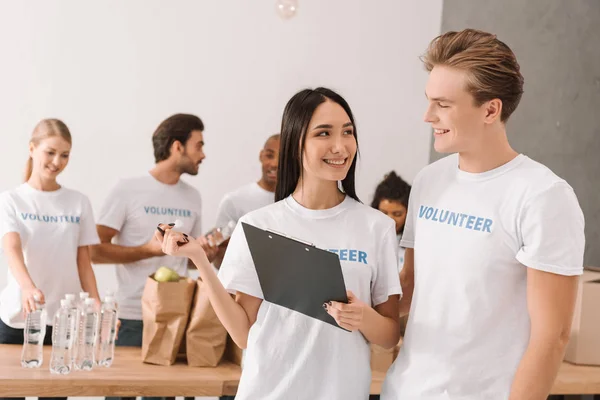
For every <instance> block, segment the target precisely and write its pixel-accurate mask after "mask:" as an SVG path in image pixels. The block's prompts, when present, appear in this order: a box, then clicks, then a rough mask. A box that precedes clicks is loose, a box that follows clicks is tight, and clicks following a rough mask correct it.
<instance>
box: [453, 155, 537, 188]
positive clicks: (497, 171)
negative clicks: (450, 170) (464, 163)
mask: <svg viewBox="0 0 600 400" xmlns="http://www.w3.org/2000/svg"><path fill="white" fill-rule="evenodd" d="M525 159H527V156H525V155H523V154H519V155H517V156H516V157H515V158H513V159H512V160H510V161H509V162H507V163H506V164H503V165H501V166H499V167H497V168H494V169H491V170H489V171H485V172H479V173H473V172H466V171H463V170H461V169H460V168H459V166H458V155H457V156H456V177H457V179H458V180H459V181H469V182H480V181H485V180H488V179H493V178H496V177H498V176H500V175H502V174H505V173H507V172H508V171H510V170H512V169H514V168H516V167H518V166H519V165H520V164H521V163H522V162H523V161H525Z"/></svg>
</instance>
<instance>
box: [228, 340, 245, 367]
mask: <svg viewBox="0 0 600 400" xmlns="http://www.w3.org/2000/svg"><path fill="white" fill-rule="evenodd" d="M243 357H244V351H243V350H242V349H241V348H239V347H238V345H237V344H235V342H234V341H233V339H232V338H231V336H229V335H227V347H226V348H225V357H224V358H225V359H226V360H227V361H230V362H232V363H234V364H235V365H239V366H242V359H243Z"/></svg>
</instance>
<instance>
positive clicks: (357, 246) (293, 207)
mask: <svg viewBox="0 0 600 400" xmlns="http://www.w3.org/2000/svg"><path fill="white" fill-rule="evenodd" d="M356 132H357V130H356V124H355V122H354V117H353V115H352V112H351V110H350V107H349V106H348V103H346V101H345V100H344V99H343V98H342V97H341V96H340V95H338V94H337V93H335V92H333V91H331V90H329V89H325V88H317V89H314V90H310V89H306V90H302V91H300V92H299V93H297V94H296V95H294V96H293V97H292V98H291V100H290V101H289V102H288V104H287V106H286V107H285V110H284V113H283V121H282V125H281V147H280V152H279V170H278V177H277V188H276V191H275V195H276V200H277V201H276V203H274V204H272V205H269V206H267V207H264V208H261V209H259V210H256V211H253V212H251V213H249V214H246V215H245V216H244V217H242V219H241V220H240V221H243V222H246V223H248V224H251V225H254V226H257V227H259V228H262V229H273V230H275V231H279V232H283V233H285V234H287V235H290V236H293V237H297V238H302V239H304V240H307V241H309V242H311V243H313V244H314V245H315V246H317V247H318V248H321V249H327V250H329V251H331V252H334V253H336V254H338V256H339V259H340V263H341V266H342V272H343V275H344V281H345V284H346V287H347V289H348V299H349V303H348V304H341V303H336V302H329V303H326V304H324V305H323V306H324V307H325V308H326V309H327V312H328V313H329V314H330V315H331V316H332V317H333V318H334V319H335V321H336V322H337V324H338V325H339V326H341V327H342V328H344V329H346V330H348V331H349V332H346V331H344V330H342V329H338V328H336V327H334V326H332V325H330V324H327V323H324V322H322V321H319V320H316V319H313V318H310V317H308V316H305V315H304V314H301V313H298V312H295V311H292V310H290V309H287V308H284V307H280V306H278V305H275V304H272V303H269V302H267V301H263V298H264V297H263V293H262V290H261V286H260V284H259V281H258V277H257V274H256V269H255V266H254V262H253V260H252V257H251V255H250V251H249V249H248V244H247V242H246V238H245V236H244V232H243V230H242V228H241V226H240V225H241V224H238V226H237V227H236V229H235V231H234V233H233V235H232V237H231V241H230V243H229V246H228V248H227V252H226V254H225V258H224V260H223V263H222V264H221V269H220V273H219V276H218V277H217V275H216V274H215V273H214V270H213V269H212V267H211V266H210V264H209V263H208V260H207V258H206V256H205V254H204V252H203V250H202V245H203V243H202V242H203V239H200V240H193V239H188V238H186V237H185V236H184V235H182V234H180V233H178V232H174V231H173V230H172V229H170V227H169V226H168V225H166V224H163V225H161V226H160V227H161V228H162V229H164V230H165V231H166V233H165V234H164V236H163V235H162V234H160V233H159V232H157V234H156V237H157V239H158V240H161V241H162V245H163V250H164V251H165V252H166V253H167V254H173V255H180V256H187V257H190V258H191V259H192V261H193V262H194V264H195V265H196V266H197V268H198V270H199V271H200V276H201V278H202V280H203V281H204V283H205V284H206V287H207V288H208V289H207V290H208V292H209V297H210V301H211V303H212V305H213V307H214V309H215V311H216V313H217V315H218V316H219V319H220V320H221V322H222V323H223V325H224V326H225V327H226V328H227V331H228V332H229V333H230V335H231V336H232V338H233V340H234V341H235V342H236V343H237V344H238V345H239V346H240V347H242V348H246V349H247V351H246V354H245V360H244V366H243V372H242V378H241V381H240V385H239V390H238V394H237V396H236V399H238V400H245V399H262V400H270V399H272V400H275V399H307V400H314V399H357V400H358V399H361V400H362V399H366V398H368V395H369V388H370V384H371V371H370V364H369V362H370V358H369V357H370V349H369V342H371V343H375V344H378V345H380V346H384V347H393V346H394V345H395V344H396V343H397V342H398V339H399V327H398V300H399V296H398V295H399V294H400V293H401V289H400V282H399V278H398V273H397V269H396V230H395V227H394V222H393V221H392V220H391V219H390V218H387V217H386V216H385V215H384V214H382V213H380V212H379V211H377V210H375V209H373V208H371V207H368V206H366V205H363V204H362V203H360V201H359V200H358V197H357V195H356V189H355V177H354V173H355V169H356V155H357V152H358V142H357V133H356ZM178 242H179V243H180V244H178ZM281 267H282V268H285V267H286V266H285V265H282V266H281ZM230 293H232V294H235V300H234V299H233V298H232V297H231V296H230ZM307 295H308V294H307Z"/></svg>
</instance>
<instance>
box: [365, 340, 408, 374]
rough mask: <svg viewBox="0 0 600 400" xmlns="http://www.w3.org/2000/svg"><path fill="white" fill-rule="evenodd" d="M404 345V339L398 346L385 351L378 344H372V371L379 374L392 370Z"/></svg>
mask: <svg viewBox="0 0 600 400" xmlns="http://www.w3.org/2000/svg"><path fill="white" fill-rule="evenodd" d="M401 344H402V338H400V341H399V342H398V344H397V345H396V346H394V347H392V348H391V349H384V348H383V347H381V346H377V345H376V344H371V370H372V371H379V372H387V370H388V369H389V368H390V366H391V365H392V363H393V362H394V360H395V359H396V356H397V355H398V351H399V349H400V346H401Z"/></svg>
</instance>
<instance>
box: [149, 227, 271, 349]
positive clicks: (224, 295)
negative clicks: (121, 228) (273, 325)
mask: <svg viewBox="0 0 600 400" xmlns="http://www.w3.org/2000/svg"><path fill="white" fill-rule="evenodd" d="M160 227H161V228H162V229H163V230H164V231H165V234H164V235H163V234H162V233H160V232H159V231H156V233H155V239H156V242H157V243H160V244H161V246H162V250H163V251H164V253H165V254H169V255H172V256H179V257H182V256H183V257H189V258H190V259H191V260H192V262H193V263H194V265H195V266H196V268H197V269H198V271H199V273H200V278H201V279H202V282H203V283H204V285H205V286H203V288H206V291H207V294H208V298H209V300H210V303H211V305H212V307H213V309H214V310H215V313H216V314H217V317H218V318H219V320H220V321H221V323H222V324H223V326H224V327H225V329H226V330H227V332H229V334H230V335H231V338H232V339H233V341H234V342H235V343H236V344H237V345H238V346H239V347H240V348H242V349H245V348H246V346H247V344H248V333H249V332H250V328H251V327H252V325H253V324H254V322H256V318H257V315H258V309H259V308H260V305H261V303H262V299H259V298H257V297H254V296H250V295H248V294H245V293H241V292H239V291H238V292H237V294H236V296H235V299H234V298H233V297H231V295H230V294H229V292H228V291H227V290H226V289H225V287H224V286H223V284H222V283H221V281H220V280H219V278H218V277H217V274H216V273H215V271H214V269H213V267H212V266H211V264H210V262H209V261H208V258H207V257H206V254H205V253H204V249H203V246H206V243H204V242H205V241H206V239H205V238H204V237H200V238H198V240H195V239H193V238H190V237H189V236H184V235H183V234H182V233H180V232H173V231H172V230H171V227H170V226H168V225H161V226H160ZM178 242H180V243H183V242H185V244H183V245H181V246H179V245H178V244H177V243H178Z"/></svg>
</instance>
